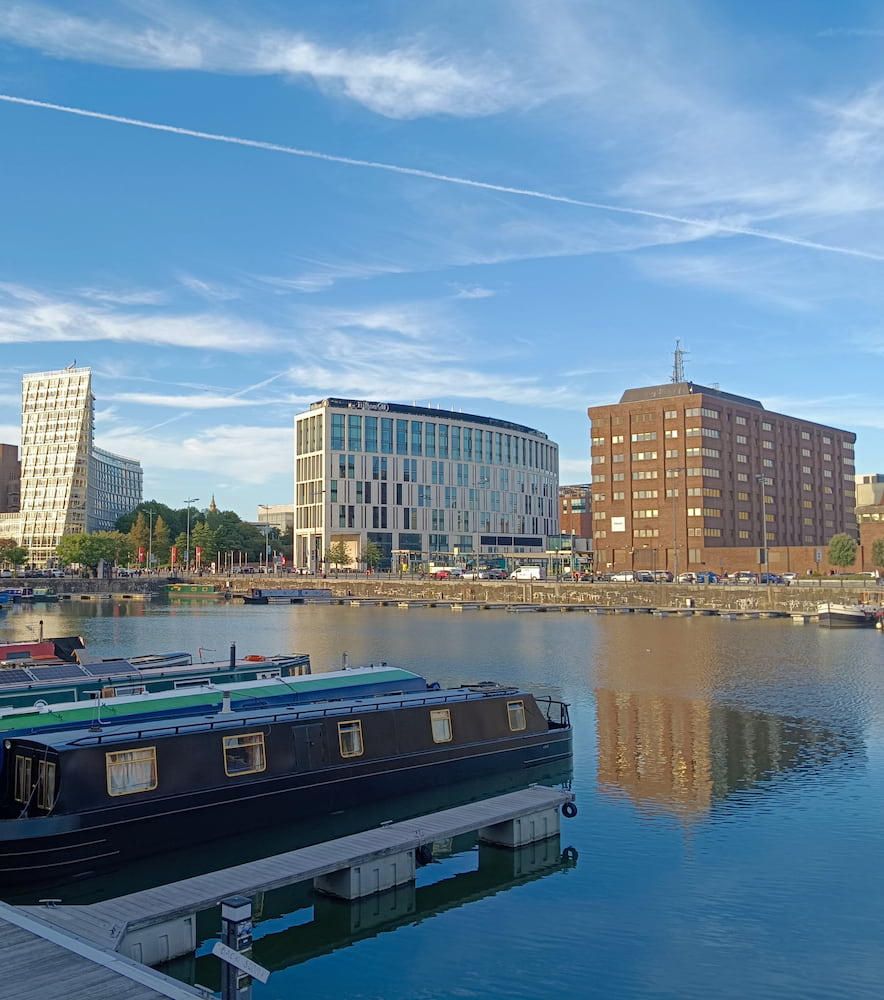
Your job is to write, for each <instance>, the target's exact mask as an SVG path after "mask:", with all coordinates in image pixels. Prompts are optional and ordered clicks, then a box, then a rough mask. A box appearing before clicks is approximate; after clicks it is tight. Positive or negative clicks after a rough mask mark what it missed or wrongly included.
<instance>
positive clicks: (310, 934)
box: [158, 835, 577, 991]
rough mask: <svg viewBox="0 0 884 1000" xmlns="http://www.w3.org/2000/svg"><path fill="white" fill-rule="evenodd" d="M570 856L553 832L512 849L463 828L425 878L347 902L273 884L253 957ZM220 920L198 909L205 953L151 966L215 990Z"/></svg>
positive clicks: (337, 937)
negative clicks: (480, 838)
mask: <svg viewBox="0 0 884 1000" xmlns="http://www.w3.org/2000/svg"><path fill="white" fill-rule="evenodd" d="M464 852H466V853H464ZM465 860H467V862H468V863H469V870H461V871H455V872H454V873H451V872H450V871H449V867H448V866H447V863H448V862H451V863H453V864H455V865H457V864H461V865H462V864H463V863H464V861H465ZM576 864H577V857H576V854H575V853H574V852H573V851H572V850H570V849H566V850H565V851H564V852H563V851H562V849H561V846H560V838H559V837H558V836H556V837H551V838H549V839H548V840H544V841H539V842H537V843H534V844H529V845H527V846H526V847H521V848H517V849H515V850H511V849H507V848H501V847H492V846H490V845H487V844H479V845H478V847H476V845H475V837H473V836H471V835H465V836H463V837H458V838H455V839H454V840H453V842H448V843H447V844H445V845H437V847H436V849H435V851H434V862H433V863H431V864H430V866H429V867H428V868H427V869H424V870H423V873H424V874H425V873H428V872H429V873H432V871H433V869H434V868H436V867H437V866H438V868H439V871H440V876H439V877H437V878H436V879H435V880H434V881H432V882H431V883H430V884H424V885H420V884H417V885H416V884H414V883H412V884H410V885H404V886H399V887H397V888H396V889H391V890H389V891H388V892H384V893H381V894H379V895H375V896H370V897H367V898H365V899H358V900H353V901H352V902H345V901H343V900H338V899H332V898H329V897H325V896H320V895H317V894H315V893H313V892H312V890H311V889H310V887H309V886H305V885H304V884H301V885H297V886H291V887H287V888H285V889H281V890H275V891H274V892H272V893H267V894H266V895H265V896H263V897H261V898H260V899H258V900H256V901H255V906H254V910H253V919H254V924H255V925H254V937H255V943H254V946H253V949H252V958H253V960H254V961H256V962H258V963H259V964H260V965H262V966H264V968H266V969H269V970H270V971H271V972H279V971H281V970H283V969H287V968H289V967H291V966H294V965H298V964H300V963H302V962H307V961H310V960H311V959H313V958H317V957H319V956H321V955H328V954H330V953H331V952H334V951H337V950H338V949H340V948H344V947H349V946H350V945H353V944H356V943H357V942H359V941H363V940H365V939H367V938H372V937H376V936H377V935H379V934H382V933H387V932H389V931H394V930H396V929H397V928H399V927H402V926H405V925H414V924H417V923H421V922H423V921H424V920H427V919H429V918H431V917H435V916H438V915H439V914H441V913H444V912H446V911H447V910H451V909H455V908H458V907H462V906H466V905H467V904H469V903H472V902H476V901H478V900H481V899H485V898H487V897H489V896H493V895H496V894H497V893H500V892H505V891H507V890H508V889H511V888H513V887H515V886H519V885H525V884H526V883H528V882H533V881H535V880H537V879H540V878H544V877H545V876H547V875H550V874H553V873H554V872H561V871H566V870H568V869H570V868H573V867H575V866H576ZM220 922H221V921H220V911H219V908H217V907H216V908H213V909H212V910H208V911H204V912H203V913H201V914H199V915H198V920H197V935H198V937H199V939H200V941H201V948H200V951H202V952H205V954H200V955H199V956H196V955H188V956H185V957H184V958H181V959H177V960H175V961H172V962H167V963H165V964H163V965H160V966H158V967H159V968H160V969H161V971H163V972H165V973H166V974H167V975H171V976H174V977H175V978H176V979H182V980H184V981H186V982H190V983H194V982H198V983H201V984H203V985H205V986H208V987H209V988H210V989H212V990H215V991H217V990H219V989H220V963H219V961H218V959H217V958H215V957H214V956H213V955H211V948H212V944H213V943H214V941H215V940H217V934H218V928H219V926H220Z"/></svg>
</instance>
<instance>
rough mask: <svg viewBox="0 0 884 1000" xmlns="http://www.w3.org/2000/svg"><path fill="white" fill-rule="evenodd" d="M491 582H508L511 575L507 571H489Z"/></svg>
mask: <svg viewBox="0 0 884 1000" xmlns="http://www.w3.org/2000/svg"><path fill="white" fill-rule="evenodd" d="M488 579H489V580H508V579H509V573H507V571H506V570H505V569H489V570H488Z"/></svg>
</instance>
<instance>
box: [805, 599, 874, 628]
mask: <svg viewBox="0 0 884 1000" xmlns="http://www.w3.org/2000/svg"><path fill="white" fill-rule="evenodd" d="M881 614H882V609H881V608H880V607H878V606H877V605H875V606H873V605H869V604H836V603H834V602H832V601H824V602H823V603H822V604H818V605H817V615H818V617H819V622H820V625H825V626H827V627H828V628H840V627H843V626H846V627H848V628H874V627H875V626H876V625H877V624H878V622H879V621H881Z"/></svg>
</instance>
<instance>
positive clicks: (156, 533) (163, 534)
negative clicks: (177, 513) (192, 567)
mask: <svg viewBox="0 0 884 1000" xmlns="http://www.w3.org/2000/svg"><path fill="white" fill-rule="evenodd" d="M152 548H153V552H152V555H153V557H154V562H155V564H156V565H157V566H168V565H169V556H170V554H171V551H172V543H171V542H170V541H169V525H168V524H166V522H165V521H164V520H163V518H162V517H161V516H160V515H157V519H156V520H155V521H154V523H153V546H152Z"/></svg>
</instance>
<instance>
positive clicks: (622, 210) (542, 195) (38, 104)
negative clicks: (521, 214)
mask: <svg viewBox="0 0 884 1000" xmlns="http://www.w3.org/2000/svg"><path fill="white" fill-rule="evenodd" d="M0 101H6V102H8V103H9V104H24V105H27V106H28V107H32V108H44V109H46V110H48V111H63V112H65V113H66V114H69V115H80V116H81V117H83V118H98V119H99V120H100V121H106V122H116V123H117V124H118V125H135V126H137V127H138V128H147V129H153V130H154V131H155V132H172V133H173V134H175V135H187V136H190V137H191V138H193V139H208V140H210V141H212V142H228V143H232V144H233V145H235V146H249V147H251V148H253V149H264V150H267V151H268V152H271V153H286V154H287V155H289V156H303V157H307V158H308V159H312V160H324V161H326V162H327V163H341V164H344V165H345V166H348V167H366V168H368V169H369V170H386V171H388V172H389V173H393V174H404V175H406V176H408V177H422V178H424V179H425V180H431V181H442V182H443V183H445V184H460V185H461V186H463V187H471V188H478V189H480V190H482V191H496V192H499V193H501V194H514V195H518V196H519V197H522V198H537V199H540V200H541V201H552V202H557V203H558V204H561V205H574V206H576V207H577V208H591V209H594V210H595V211H598V212H614V213H617V214H619V215H632V216H638V217H640V218H645V219H659V220H661V221H663V222H675V223H678V224H679V225H683V226H692V227H694V228H696V229H702V230H706V231H707V233H708V234H710V235H711V234H715V233H727V234H729V235H731V236H754V237H755V238H756V239H761V240H771V241H773V242H774V243H785V244H788V245H790V246H796V247H804V248H805V249H807V250H823V251H825V252H826V253H838V254H845V255H847V256H848V257H862V258H864V259H866V260H877V261H884V255H882V254H876V253H870V252H868V251H866V250H855V249H853V248H851V247H839V246H832V245H831V244H828V243H816V242H814V241H813V240H803V239H801V238H800V237H798V236H786V235H784V234H783V233H774V232H770V231H769V230H766V229H752V228H750V227H746V226H732V225H728V224H727V223H724V222H716V221H714V220H711V219H691V218H689V217H686V216H681V215H671V214H669V213H668V212H653V211H651V210H650V209H644V208H626V207H623V206H621V205H606V204H604V203H602V202H597V201H583V200H581V199H579V198H568V197H567V196H566V195H560V194H550V193H549V192H547V191H534V190H532V189H531V188H518V187H509V186H507V185H505V184H492V183H490V182H489V181H477V180H472V179H471V178H469V177H453V176H451V175H449V174H437V173H435V172H434V171H432V170H420V169H419V168H417V167H403V166H399V165H398V164H395V163H383V162H380V161H377V160H358V159H355V158H353V157H350V156H335V155H334V154H332V153H320V152H317V151H316V150H313V149H298V147H296V146H281V145H279V144H278V143H275V142H262V141H260V140H259V139H241V138H238V137H236V136H231V135H219V134H218V133H216V132H200V131H198V130H197V129H191V128H181V127H180V126H178V125H163V124H161V123H159V122H146V121H142V120H141V119H139V118H124V117H122V116H121V115H110V114H106V113H105V112H103V111H89V110H87V109H85V108H71V107H67V106H66V105H64V104H50V103H49V102H47V101H34V100H31V99H30V98H27V97H15V96H13V95H11V94H0Z"/></svg>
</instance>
